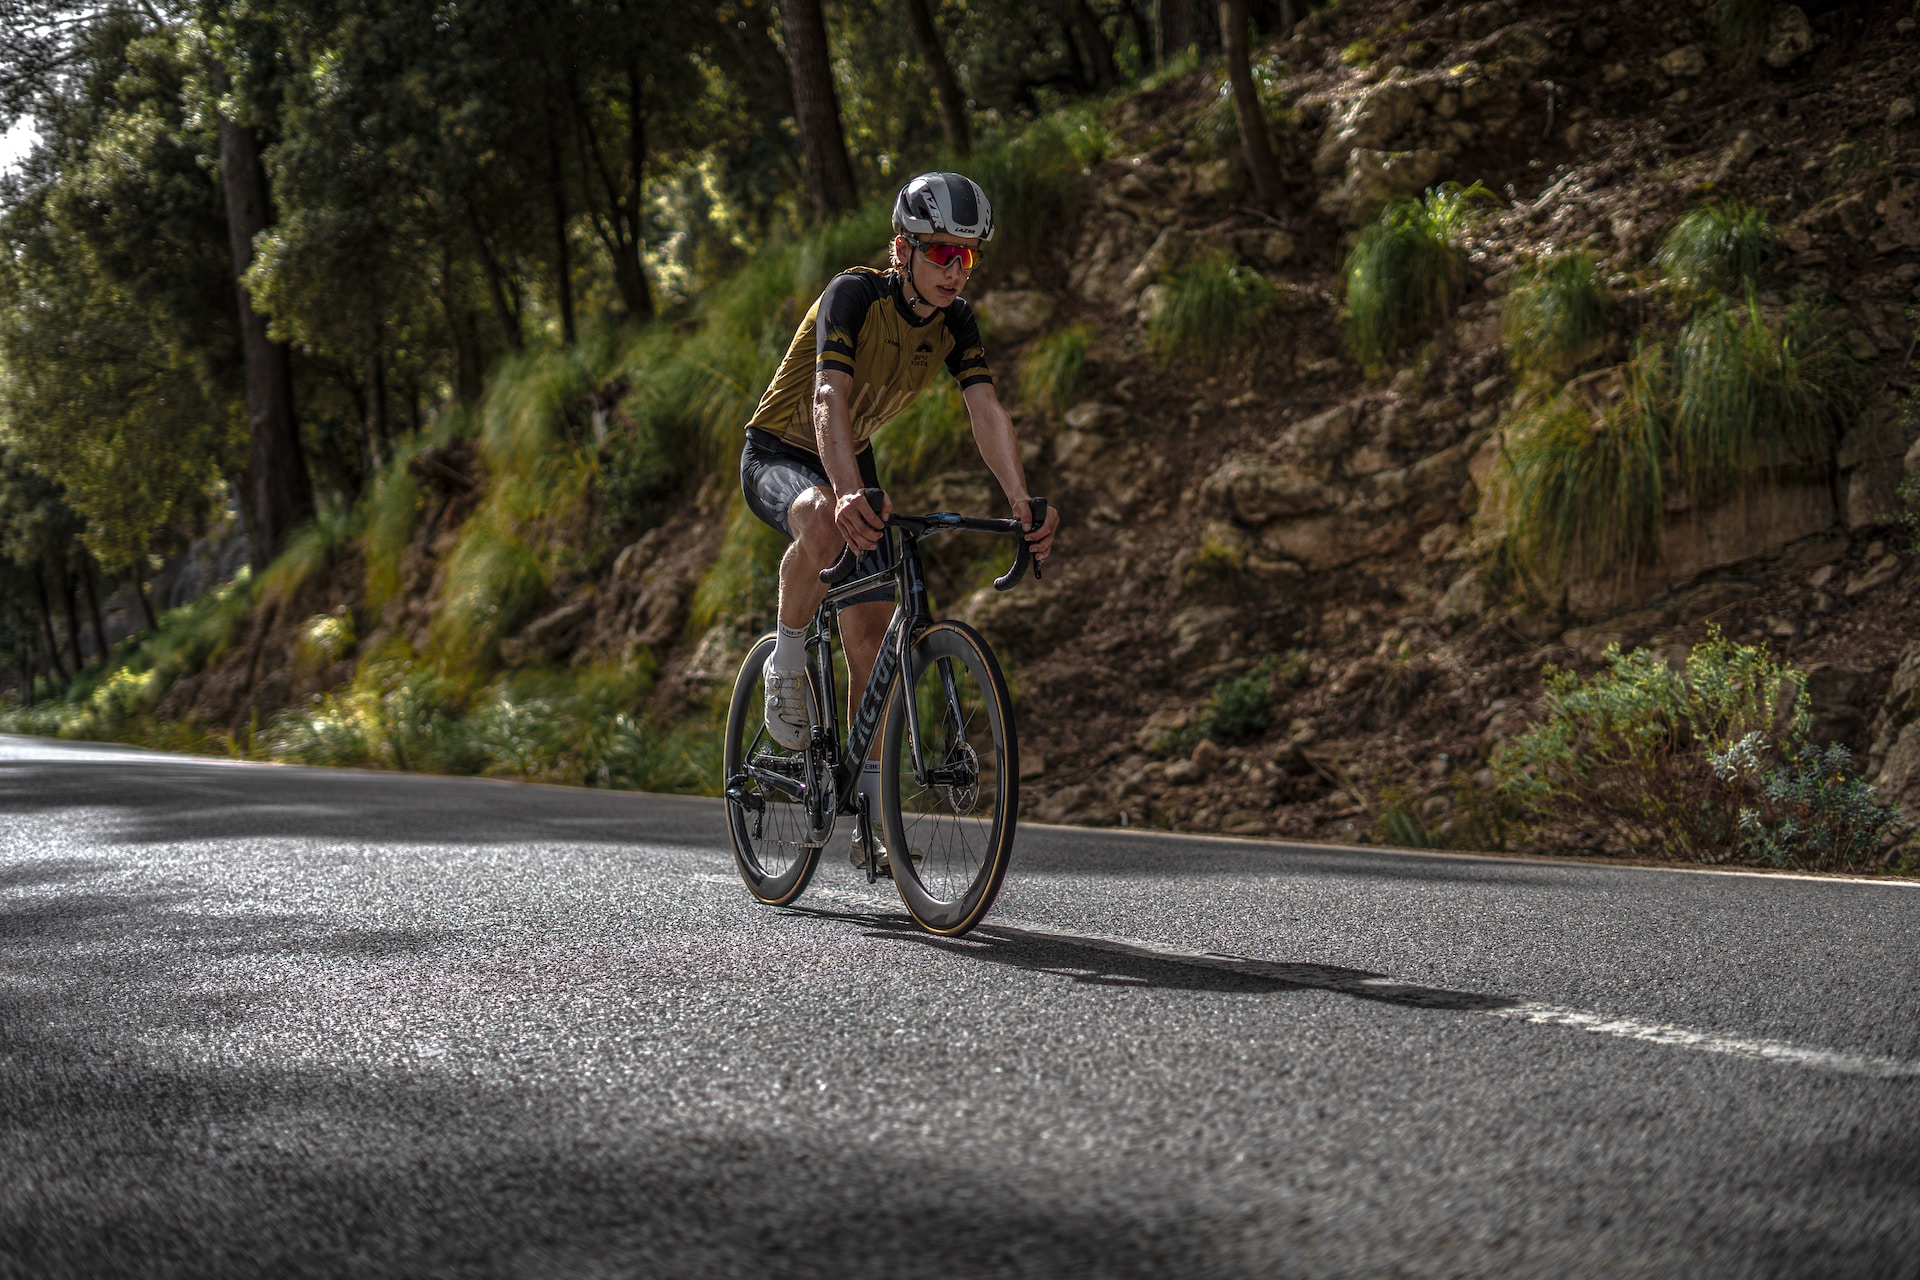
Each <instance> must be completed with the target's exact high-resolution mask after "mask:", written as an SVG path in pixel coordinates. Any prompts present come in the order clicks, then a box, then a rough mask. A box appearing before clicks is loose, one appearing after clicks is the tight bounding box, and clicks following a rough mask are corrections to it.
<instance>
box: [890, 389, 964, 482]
mask: <svg viewBox="0 0 1920 1280" xmlns="http://www.w3.org/2000/svg"><path fill="white" fill-rule="evenodd" d="M972 438H973V420H972V419H971V418H969V417H968V416H967V406H966V401H965V400H964V399H963V398H962V397H961V394H960V388H959V387H957V386H956V385H954V383H953V381H952V380H951V379H944V378H943V379H941V380H940V381H939V382H937V383H936V384H935V385H933V386H932V387H929V388H928V389H927V390H926V391H923V392H922V393H921V394H920V396H919V398H917V399H916V400H914V402H913V403H912V404H910V405H908V406H907V408H906V411H905V412H903V413H902V414H901V415H900V416H899V417H897V418H895V419H894V420H893V421H892V422H890V423H888V424H887V429H886V430H885V431H883V432H881V433H880V434H879V435H878V436H876V437H875V438H874V442H873V450H874V461H875V462H876V463H877V464H878V466H879V469H880V474H881V475H882V476H883V477H885V478H886V482H887V483H888V484H889V485H900V484H912V483H914V482H915V481H917V480H921V479H924V478H925V477H926V476H928V475H929V474H931V473H932V472H934V471H936V470H938V469H939V468H941V467H944V466H947V465H949V464H950V463H952V462H954V461H955V460H957V459H958V458H959V457H960V456H961V455H962V453H963V452H964V450H965V447H966V444H967V441H969V440H970V439H972Z"/></svg>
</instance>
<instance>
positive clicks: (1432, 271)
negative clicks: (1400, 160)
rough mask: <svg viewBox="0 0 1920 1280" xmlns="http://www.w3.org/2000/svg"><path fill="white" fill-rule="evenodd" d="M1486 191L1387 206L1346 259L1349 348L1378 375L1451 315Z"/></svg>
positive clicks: (1452, 191)
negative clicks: (1465, 249) (1469, 235)
mask: <svg viewBox="0 0 1920 1280" xmlns="http://www.w3.org/2000/svg"><path fill="white" fill-rule="evenodd" d="M1485 194H1486V192H1485V189H1484V188H1483V187H1481V186H1480V184H1478V183H1475V184H1474V185H1473V186H1471V187H1460V186H1458V185H1457V184H1453V183H1448V184H1446V185H1445V186H1442V187H1438V188H1435V189H1434V190H1431V191H1429V192H1427V193H1426V195H1425V196H1423V197H1421V198H1420V199H1418V200H1406V201H1402V202H1401V203H1399V204H1394V205H1389V206H1388V207H1387V208H1386V209H1384V210H1382V211H1381V213H1380V216H1379V217H1378V218H1376V219H1374V221H1373V222H1372V223H1370V224H1368V226H1367V227H1366V228H1365V229H1364V230H1363V231H1361V233H1360V237H1359V239H1357V240H1356V241H1355V242H1354V246H1353V249H1352V251H1351V252H1349V253H1348V254H1347V260H1346V265H1345V267H1344V268H1343V271H1342V278H1343V280H1344V282H1345V285H1346V292H1347V345H1348V347H1349V348H1350V349H1351V350H1352V351H1353V354H1354V358H1355V359H1357V360H1359V361H1360V364H1361V366H1362V367H1363V368H1365V369H1366V370H1367V371H1368V372H1369V373H1376V372H1378V371H1380V370H1381V369H1383V368H1385V367H1386V366H1387V365H1389V364H1391V363H1392V362H1393V361H1394V360H1396V359H1398V358H1399V356H1400V354H1401V352H1402V351H1404V350H1405V349H1406V348H1407V347H1408V346H1409V345H1411V344H1412V343H1415V342H1417V341H1419V340H1421V339H1423V338H1425V337H1426V336H1427V335H1428V334H1430V333H1432V332H1433V331H1434V330H1435V329H1436V328H1438V327H1439V326H1440V325H1442V324H1444V323H1446V321H1447V320H1448V319H1449V318H1450V317H1451V316H1452V315H1453V307H1454V303H1455V302H1456V301H1457V300H1458V298H1459V294H1460V289H1461V285H1462V283H1463V282H1464V279H1465V267H1464V263H1463V261H1462V259H1461V253H1460V239H1461V237H1462V235H1463V234H1464V233H1465V231H1466V228H1467V226H1468V225H1469V224H1470V222H1471V221H1472V219H1473V216H1474V214H1473V205H1474V202H1475V201H1476V200H1478V199H1480V198H1481V197H1482V196H1484V195H1485Z"/></svg>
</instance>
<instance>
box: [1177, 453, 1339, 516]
mask: <svg viewBox="0 0 1920 1280" xmlns="http://www.w3.org/2000/svg"><path fill="white" fill-rule="evenodd" d="M1201 492H1202V493H1203V494H1204V495H1205V496H1206V497H1207V498H1209V499H1211V500H1212V501H1214V502H1217V503H1219V504H1220V505H1222V506H1223V507H1225V508H1226V509H1227V510H1228V511H1229V512H1230V513H1231V514H1232V515H1233V518H1234V519H1236V520H1238V521H1240V522H1241V523H1243V524H1250V525H1264V524H1268V523H1270V522H1272V521H1273V520H1276V519H1278V518H1280V517H1282V516H1300V515H1311V514H1313V513H1314V512H1317V511H1325V510H1326V509H1327V508H1328V507H1330V506H1331V505H1333V498H1332V495H1331V494H1330V493H1329V492H1328V490H1327V487H1326V486H1325V485H1323V484H1321V483H1320V482H1319V481H1318V480H1316V479H1315V478H1314V477H1312V476H1310V475H1307V474H1305V473H1303V472H1301V471H1299V470H1297V469H1295V468H1293V467H1287V466H1281V465H1278V464H1276V463H1271V462H1266V461H1264V460H1261V459H1253V458H1229V459H1228V460H1227V461H1226V462H1224V463H1222V464H1221V465H1220V466H1219V467H1218V468H1217V469H1216V470H1215V471H1214V473H1213V474H1212V475H1210V476H1208V477H1207V479H1206V482H1205V484H1204V485H1202V487H1201Z"/></svg>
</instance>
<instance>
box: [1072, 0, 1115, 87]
mask: <svg viewBox="0 0 1920 1280" xmlns="http://www.w3.org/2000/svg"><path fill="white" fill-rule="evenodd" d="M1067 15H1068V17H1069V18H1071V19H1072V21H1073V29H1074V31H1075V32H1077V33H1078V34H1079V36H1080V43H1081V45H1082V46H1084V47H1085V49H1086V53H1087V64H1088V66H1089V67H1090V68H1091V70H1092V72H1093V87H1094V88H1096V89H1098V90H1100V92H1102V93H1105V92H1106V91H1107V90H1109V89H1111V88H1113V86H1114V84H1115V83H1116V82H1117V81H1118V80H1119V79H1120V73H1119V72H1118V71H1117V70H1115V69H1114V65H1113V46H1112V45H1110V44H1108V43H1107V33H1106V32H1105V31H1102V30H1101V29H1100V19H1099V17H1098V16H1097V15H1096V14H1095V13H1094V11H1093V10H1092V8H1090V7H1089V6H1088V4H1087V0H1067Z"/></svg>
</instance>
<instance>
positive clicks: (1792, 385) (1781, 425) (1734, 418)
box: [1672, 294, 1865, 501]
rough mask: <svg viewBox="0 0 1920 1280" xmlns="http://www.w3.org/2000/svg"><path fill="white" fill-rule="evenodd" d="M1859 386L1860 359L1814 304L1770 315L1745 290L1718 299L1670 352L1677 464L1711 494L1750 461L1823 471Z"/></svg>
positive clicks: (1749, 468)
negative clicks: (1742, 297)
mask: <svg viewBox="0 0 1920 1280" xmlns="http://www.w3.org/2000/svg"><path fill="white" fill-rule="evenodd" d="M1864 393H1865V388H1864V386H1863V383H1862V380H1861V374H1860V369H1859V365H1858V364H1857V362H1855V361H1854V359H1853V358H1852V357H1851V356H1850V355H1848V354H1847V353H1846V352H1844V351H1843V350H1841V349H1840V347H1839V346H1838V344H1837V343H1835V341H1834V340H1833V336H1832V328H1831V326H1829V325H1825V324H1822V323H1821V321H1820V318H1819V317H1818V315H1816V314H1815V312H1814V311H1813V310H1812V308H1810V307H1808V306H1805V305H1802V304H1796V305H1795V306H1793V307H1792V308H1790V309H1789V310H1788V312H1787V314H1786V315H1785V316H1784V317H1782V318H1781V320H1780V321H1779V322H1778V323H1770V322H1769V321H1768V320H1767V319H1766V317H1765V316H1764V315H1762V313H1761V310H1760V305H1759V303H1758V302H1757V301H1756V300H1755V299H1754V298H1753V296H1752V295H1751V294H1749V295H1748V297H1747V301H1746V305H1745V306H1744V307H1735V306H1729V305H1728V304H1727V303H1726V302H1725V301H1724V300H1722V299H1718V298H1716V299H1714V300H1713V301H1711V302H1709V303H1707V304H1706V305H1705V306H1704V307H1703V308H1702V309H1701V311H1700V312H1699V314H1697V315H1696V316H1695V317H1694V318H1693V320H1691V321H1690V322H1688V324H1687V326H1686V328H1685V329H1684V330H1682V332H1681V335H1680V340H1679V343H1678V345H1677V346H1676V348H1675V351H1674V404H1673V412H1672V422H1673V441H1672V448H1673V457H1674V462H1675V465H1676V470H1677V473H1678V475H1679V476H1680V477H1681V479H1682V481H1683V482H1684V483H1685V484H1686V485H1687V486H1688V489H1689V491H1690V492H1691V493H1692V495H1693V496H1694V498H1695V499H1696V500H1700V501H1711V500H1713V499H1716V498H1719V497H1721V496H1722V495H1724V494H1726V493H1728V492H1729V491H1731V490H1732V489H1733V488H1734V487H1735V486H1736V485H1737V483H1738V482H1739V480H1740V477H1742V476H1743V475H1746V474H1749V473H1751V472H1753V471H1755V470H1759V469H1764V468H1772V467H1781V466H1793V465H1797V466H1801V467H1812V468H1814V469H1815V470H1818V471H1824V470H1825V469H1826V468H1827V467H1828V465H1830V459H1831V454H1832V448H1833V446H1834V444H1835V443H1836V442H1837V441H1838V440H1839V438H1840V435H1841V433H1842V432H1843V431H1844V430H1845V429H1846V427H1847V426H1848V425H1849V424H1850V423H1851V422H1852V420H1853V418H1854V416H1855V414H1856V413H1857V412H1858V410H1859V408H1860V407H1861V404H1862V402H1863V398H1864Z"/></svg>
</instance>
